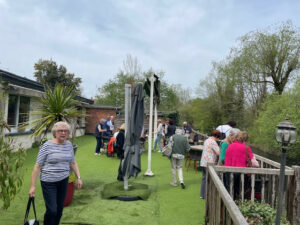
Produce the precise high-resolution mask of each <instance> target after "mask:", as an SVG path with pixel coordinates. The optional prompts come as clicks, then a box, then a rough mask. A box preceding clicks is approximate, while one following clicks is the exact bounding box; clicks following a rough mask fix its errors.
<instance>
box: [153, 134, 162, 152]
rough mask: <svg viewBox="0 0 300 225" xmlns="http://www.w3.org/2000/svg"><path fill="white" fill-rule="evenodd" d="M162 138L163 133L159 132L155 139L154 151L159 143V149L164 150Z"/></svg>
mask: <svg viewBox="0 0 300 225" xmlns="http://www.w3.org/2000/svg"><path fill="white" fill-rule="evenodd" d="M161 138H162V134H157V137H156V139H155V141H154V148H153V149H154V151H155V149H156V145H157V143H158V146H159V150H160V151H161V150H162V147H161Z"/></svg>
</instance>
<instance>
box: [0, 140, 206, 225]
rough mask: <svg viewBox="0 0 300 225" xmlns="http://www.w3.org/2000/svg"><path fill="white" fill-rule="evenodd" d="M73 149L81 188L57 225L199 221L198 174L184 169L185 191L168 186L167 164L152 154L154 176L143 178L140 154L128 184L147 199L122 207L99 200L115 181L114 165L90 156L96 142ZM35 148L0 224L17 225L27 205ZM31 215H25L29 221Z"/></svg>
mask: <svg viewBox="0 0 300 225" xmlns="http://www.w3.org/2000/svg"><path fill="white" fill-rule="evenodd" d="M77 143H78V144H79V148H78V151H77V153H76V161H77V163H78V165H79V168H80V172H81V177H82V180H83V188H82V189H81V190H76V191H75V195H74V198H73V202H72V204H71V205H70V206H69V207H66V208H65V209H64V212H63V217H62V220H61V224H105V225H106V224H107V225H126V224H130V225H141V224H142V225H156V224H161V225H169V224H172V225H196V224H203V221H204V205H205V203H204V201H203V200H201V199H200V198H199V195H200V182H201V173H200V172H197V173H195V172H194V170H193V168H190V170H189V172H187V171H186V168H184V180H185V184H186V189H185V190H183V189H181V188H180V187H172V186H171V185H170V184H169V183H170V181H171V168H170V162H169V160H168V159H167V158H165V157H162V156H161V154H160V153H157V152H155V153H153V154H152V171H153V173H154V174H155V176H154V177H144V176H143V173H144V172H145V171H146V169H147V156H148V154H147V153H144V154H143V155H142V172H141V173H140V174H139V176H138V177H137V178H136V179H134V178H130V181H134V182H137V183H143V184H148V185H149V186H150V188H151V195H150V197H149V199H148V200H146V201H142V200H140V201H132V202H123V201H118V200H104V199H102V198H101V194H100V190H101V186H102V185H103V184H107V183H111V182H115V181H116V177H117V170H118V166H119V160H118V159H117V158H116V157H115V158H107V157H106V156H104V155H101V156H95V155H94V150H95V145H96V141H95V138H94V137H93V136H84V137H80V138H78V139H77ZM37 152H38V149H30V150H29V151H28V154H27V159H26V162H25V165H24V183H23V186H22V190H21V191H20V193H19V194H18V195H17V196H16V198H15V199H14V200H13V202H12V204H11V207H10V208H9V209H8V210H6V211H1V210H0V224H5V225H17V224H22V222H23V218H24V214H25V208H26V204H27V200H28V190H29V185H30V176H31V171H32V168H33V165H34V162H35V160H36V155H37ZM36 208H37V214H38V219H39V220H43V213H44V211H45V206H44V202H43V197H42V193H41V187H40V183H39V181H37V190H36ZM32 217H33V213H32V212H31V213H30V218H32Z"/></svg>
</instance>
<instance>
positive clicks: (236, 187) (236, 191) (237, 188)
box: [224, 173, 250, 200]
mask: <svg viewBox="0 0 300 225" xmlns="http://www.w3.org/2000/svg"><path fill="white" fill-rule="evenodd" d="M240 182H241V174H240V173H233V198H234V200H238V199H240V192H241V183H240ZM224 186H225V188H226V189H227V191H228V193H230V173H225V176H224ZM249 187H250V182H249V177H248V176H247V175H245V177H244V197H245V198H246V193H247V190H248V189H249Z"/></svg>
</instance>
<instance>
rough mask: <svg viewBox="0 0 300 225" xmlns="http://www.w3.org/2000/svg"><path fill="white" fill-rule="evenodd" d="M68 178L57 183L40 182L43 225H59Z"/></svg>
mask: <svg viewBox="0 0 300 225" xmlns="http://www.w3.org/2000/svg"><path fill="white" fill-rule="evenodd" d="M68 179H69V178H68V177H67V178H65V179H63V180H61V181H57V182H45V181H41V185H42V190H43V196H44V201H45V205H46V212H45V214H44V225H59V221H60V218H61V216H62V212H63V209H64V201H65V197H66V193H67V187H68Z"/></svg>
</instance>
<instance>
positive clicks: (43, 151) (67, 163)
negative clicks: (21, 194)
mask: <svg viewBox="0 0 300 225" xmlns="http://www.w3.org/2000/svg"><path fill="white" fill-rule="evenodd" d="M235 126H236V123H235V122H234V121H229V122H228V123H227V124H225V125H220V126H218V127H217V128H216V129H215V130H213V131H212V132H211V134H210V137H209V138H207V139H206V140H205V141H204V149H203V152H202V156H201V161H200V166H201V168H202V181H201V190H200V198H203V199H205V197H206V168H207V166H208V164H209V163H214V164H216V163H218V164H219V165H224V166H233V167H247V161H248V160H247V159H249V160H251V163H252V166H254V167H255V166H258V163H257V161H256V159H255V156H254V155H253V153H252V150H251V148H250V146H249V145H248V144H247V142H248V134H247V132H245V131H240V130H239V129H237V128H235ZM155 132H156V139H155V140H154V148H153V149H152V150H153V151H155V149H156V147H157V145H158V146H159V152H162V150H163V146H166V145H167V144H168V143H169V142H170V143H171V145H172V146H171V149H172V151H171V154H170V156H169V160H170V164H171V171H172V173H171V178H172V181H171V182H170V185H172V186H174V187H176V186H178V183H180V186H181V188H182V189H185V188H186V185H185V183H184V178H183V171H182V165H183V162H184V159H185V157H186V155H187V153H188V152H189V151H190V145H189V140H190V139H191V133H192V128H191V127H190V126H189V125H188V123H187V122H184V123H183V126H182V128H176V126H175V125H174V121H173V120H171V119H167V120H166V121H165V123H164V124H163V123H162V121H161V120H160V119H159V120H158V121H157V130H156V131H155ZM145 133H146V132H144V130H143V131H142V134H141V140H142V138H145V137H144V135H145ZM52 134H53V139H51V140H48V141H47V142H45V143H44V144H43V145H42V146H41V148H40V150H39V153H38V156H37V160H36V164H35V166H34V168H33V172H32V177H31V185H30V190H29V196H30V197H34V196H35V185H36V180H37V176H38V174H40V181H41V187H42V192H43V197H44V201H45V205H46V212H45V214H44V224H59V221H60V218H61V216H62V212H63V207H64V199H65V196H66V191H67V184H68V177H69V174H70V171H71V170H72V171H74V173H75V176H76V177H77V187H78V188H81V187H82V181H81V177H80V172H79V168H78V165H77V163H76V161H75V158H74V150H73V146H72V144H71V142H70V141H69V140H68V139H69V134H70V126H69V125H68V124H67V123H66V122H57V123H55V124H54V126H53V128H52ZM94 135H95V138H96V149H95V155H97V156H98V155H100V154H101V153H102V152H104V151H105V150H104V142H105V141H107V142H108V145H107V156H114V154H116V156H117V157H118V158H119V159H120V166H119V170H118V175H117V180H118V181H123V175H122V171H121V163H122V160H123V158H124V143H125V124H122V125H121V126H120V127H119V128H118V129H115V127H114V117H113V116H109V117H108V118H107V119H100V120H99V123H98V124H97V125H96V127H95V133H94ZM198 138H199V137H198V135H194V140H197V141H198ZM223 180H224V185H225V187H226V188H227V190H229V186H230V179H229V174H225V177H224V179H223ZM178 181H179V182H178ZM233 182H234V197H237V196H238V195H239V190H240V174H239V173H235V174H234V181H233ZM247 182H248V181H247V179H246V181H245V185H247Z"/></svg>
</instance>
